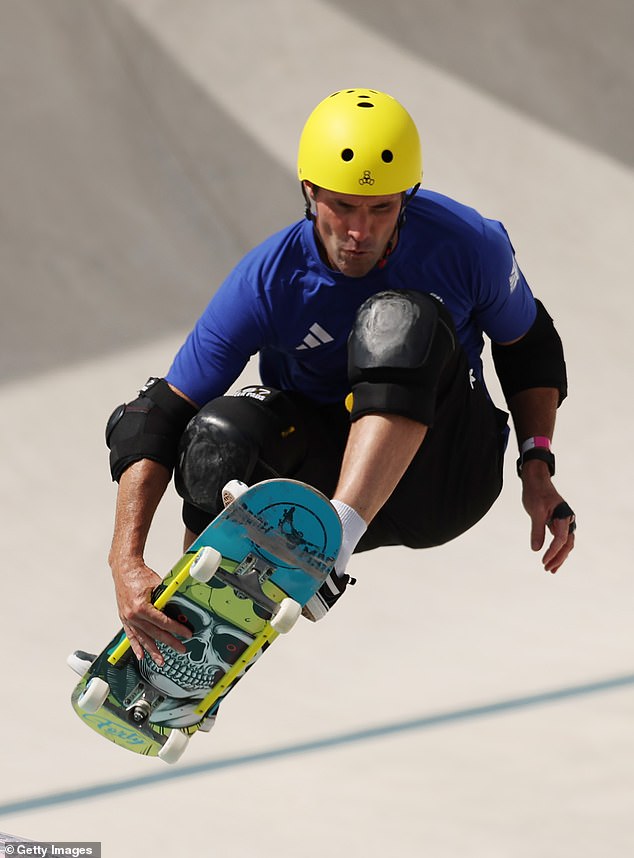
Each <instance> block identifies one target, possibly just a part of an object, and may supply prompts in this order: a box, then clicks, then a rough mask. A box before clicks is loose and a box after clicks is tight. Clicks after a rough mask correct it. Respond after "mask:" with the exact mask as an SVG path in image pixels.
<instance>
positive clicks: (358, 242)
mask: <svg viewBox="0 0 634 858" xmlns="http://www.w3.org/2000/svg"><path fill="white" fill-rule="evenodd" d="M309 191H310V188H309ZM311 196H312V197H313V199H314V201H315V226H316V229H317V233H318V235H319V238H320V239H321V242H322V246H323V252H324V255H325V260H324V261H325V262H326V263H327V264H328V265H329V266H330V267H331V268H334V269H335V271H340V272H341V273H342V274H347V275H348V277H363V276H364V275H365V274H368V272H370V271H371V270H372V269H373V268H374V266H375V265H376V264H377V262H379V260H380V259H381V258H382V257H383V254H384V253H385V249H386V247H387V244H388V242H389V241H390V239H391V238H392V237H393V236H394V233H395V230H396V224H397V221H398V216H399V213H400V210H401V202H402V194H388V195H386V196H360V195H357V194H338V193H335V192H334V191H327V190H324V189H323V188H320V189H319V190H318V191H317V193H316V194H311Z"/></svg>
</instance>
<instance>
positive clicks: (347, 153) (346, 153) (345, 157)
mask: <svg viewBox="0 0 634 858" xmlns="http://www.w3.org/2000/svg"><path fill="white" fill-rule="evenodd" d="M353 158H354V152H353V151H352V149H344V150H343V152H342V153H341V160H342V161H352V159H353Z"/></svg>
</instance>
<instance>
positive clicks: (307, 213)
mask: <svg viewBox="0 0 634 858" xmlns="http://www.w3.org/2000/svg"><path fill="white" fill-rule="evenodd" d="M301 185H302V195H303V197H304V203H305V207H304V217H305V218H306V220H315V215H314V214H313V207H312V203H311V201H310V197H309V196H308V191H307V190H306V185H305V184H304V183H303V182H302V183H301Z"/></svg>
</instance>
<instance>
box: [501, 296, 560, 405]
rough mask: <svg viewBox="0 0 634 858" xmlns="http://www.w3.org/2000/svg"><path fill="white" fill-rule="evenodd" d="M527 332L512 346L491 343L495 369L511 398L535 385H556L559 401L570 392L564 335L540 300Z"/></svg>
mask: <svg viewBox="0 0 634 858" xmlns="http://www.w3.org/2000/svg"><path fill="white" fill-rule="evenodd" d="M535 304H536V305H537V316H536V318H535V321H534V322H533V324H532V326H531V327H530V328H529V330H528V331H527V333H526V334H525V335H524V336H523V337H522V339H521V340H518V341H517V342H516V343H513V344H512V345H510V346H502V345H499V343H492V344H491V354H492V356H493V363H494V365H495V371H496V373H497V375H498V378H499V379H500V385H501V386H502V392H503V393H504V397H505V399H506V401H507V402H508V401H509V400H510V399H511V398H512V397H513V396H514V395H515V394H516V393H520V392H521V391H522V390H529V389H530V388H533V387H554V388H556V389H557V390H558V391H559V405H561V403H562V402H563V401H564V399H565V398H566V396H567V395H568V378H567V375H566V362H565V360H564V349H563V345H562V342H561V338H560V336H559V334H558V333H557V330H556V329H555V326H554V324H553V320H552V319H551V317H550V316H549V315H548V312H547V311H546V309H545V307H544V305H543V304H542V302H541V301H537V300H536V301H535Z"/></svg>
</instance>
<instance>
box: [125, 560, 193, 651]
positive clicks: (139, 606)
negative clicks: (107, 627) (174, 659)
mask: <svg viewBox="0 0 634 858" xmlns="http://www.w3.org/2000/svg"><path fill="white" fill-rule="evenodd" d="M112 574H113V578H114V584H115V591H116V596H117V605H118V608H119V616H120V617H121V621H122V623H123V628H124V631H125V633H126V635H127V636H128V640H129V641H130V645H131V647H132V651H133V652H134V654H135V655H136V657H137V658H138V659H139V661H141V659H143V658H144V655H145V653H147V654H148V655H149V656H150V658H152V659H153V661H154V662H155V663H156V664H157V665H158V666H159V667H160V666H162V665H163V663H164V659H163V656H162V655H161V652H160V650H159V648H158V646H157V641H161V643H164V644H167V646H169V647H171V648H172V649H174V650H176V652H180V653H184V652H185V646H184V644H183V642H182V640H181V638H190V637H191V631H190V630H189V629H188V628H187V627H186V626H184V625H182V624H181V623H178V622H176V620H172V619H170V618H169V617H168V616H166V614H164V613H163V612H162V611H159V610H157V609H156V608H155V607H154V606H153V605H152V603H151V597H152V592H153V591H154V590H155V588H156V587H157V586H158V585H159V584H160V583H161V579H160V577H159V576H158V575H157V574H156V572H153V571H152V570H151V569H150V568H149V567H148V566H146V565H145V563H144V562H143V561H142V560H139V561H137V562H136V563H133V564H126V565H125V567H117V568H114V567H113V570H112Z"/></svg>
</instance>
